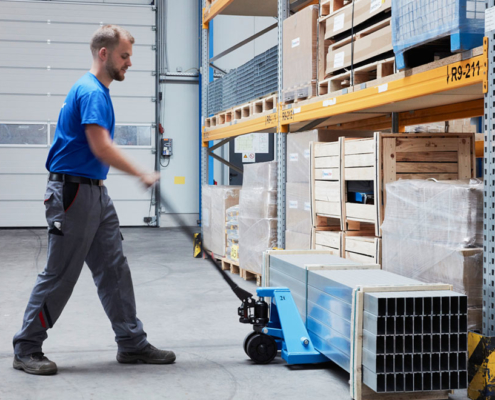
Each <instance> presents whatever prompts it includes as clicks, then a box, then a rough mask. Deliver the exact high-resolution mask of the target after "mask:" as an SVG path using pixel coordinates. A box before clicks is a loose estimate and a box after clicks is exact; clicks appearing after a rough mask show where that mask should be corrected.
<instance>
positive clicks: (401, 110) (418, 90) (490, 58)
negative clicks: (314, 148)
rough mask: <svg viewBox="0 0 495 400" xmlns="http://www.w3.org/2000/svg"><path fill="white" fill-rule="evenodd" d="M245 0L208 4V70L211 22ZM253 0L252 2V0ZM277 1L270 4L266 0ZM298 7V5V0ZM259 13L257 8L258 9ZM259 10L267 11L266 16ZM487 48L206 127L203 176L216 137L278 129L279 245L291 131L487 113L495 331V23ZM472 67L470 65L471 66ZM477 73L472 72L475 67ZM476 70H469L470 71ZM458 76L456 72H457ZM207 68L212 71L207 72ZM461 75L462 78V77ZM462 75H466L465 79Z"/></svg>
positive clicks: (283, 3)
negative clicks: (349, 89) (210, 143)
mask: <svg viewBox="0 0 495 400" xmlns="http://www.w3.org/2000/svg"><path fill="white" fill-rule="evenodd" d="M242 2H243V0H216V1H214V2H213V3H212V4H211V6H210V7H206V4H205V5H204V6H205V8H204V9H203V33H202V46H203V51H202V69H203V71H205V68H208V67H209V60H208V57H207V55H208V43H207V38H208V23H209V21H211V20H212V19H213V18H214V17H215V16H216V15H219V14H220V13H222V12H223V11H224V10H225V9H227V8H228V7H235V6H236V4H237V5H240V3H242ZM250 3H252V2H250ZM264 3H269V1H264ZM298 3H299V2H298ZM292 4H293V3H292ZM292 4H291V5H289V1H288V0H278V1H277V9H278V43H279V67H278V71H279V77H278V80H279V90H278V92H279V99H280V98H281V96H280V95H281V86H282V81H281V77H282V45H281V44H282V25H283V24H282V22H283V20H284V19H285V18H287V17H288V14H289V9H290V7H291V6H292ZM486 7H487V9H489V8H492V7H495V0H487V2H486ZM252 9H253V10H254V9H255V7H254V6H253V7H252ZM258 15H259V14H258ZM492 29H493V30H492ZM486 36H487V37H486V38H485V40H484V45H483V48H482V49H474V50H472V51H469V52H465V53H462V54H458V55H457V56H455V57H454V58H449V59H446V61H445V60H440V62H438V64H437V66H433V68H430V69H427V70H424V71H421V70H418V72H417V73H414V74H411V73H405V74H403V75H400V74H399V75H398V76H399V77H398V78H397V79H394V78H392V79H389V80H388V81H387V83H386V84H381V85H378V86H373V87H369V88H366V89H362V90H359V91H356V92H352V93H347V94H342V95H340V96H338V97H335V98H331V97H329V96H325V97H315V98H313V99H310V100H306V101H302V102H298V103H294V104H290V105H285V106H283V105H279V107H278V109H277V113H276V115H275V114H274V115H273V116H270V118H269V119H267V117H260V118H253V119H250V120H248V121H246V122H240V123H237V124H232V125H230V126H222V127H215V128H209V129H207V130H205V128H204V127H203V129H202V141H203V150H202V178H201V182H202V183H203V184H206V183H207V180H206V176H207V175H206V173H207V171H206V164H207V158H208V141H210V140H221V142H220V143H219V144H217V145H216V146H215V147H218V146H219V145H222V144H224V143H227V142H228V141H229V140H231V139H232V138H234V137H236V136H239V135H243V134H247V133H254V132H260V131H262V132H276V133H277V135H276V160H277V161H278V163H279V164H278V165H279V168H278V238H279V240H278V242H279V243H278V245H279V247H281V248H283V247H284V245H285V181H286V177H285V169H286V168H285V167H286V166H285V162H286V134H287V132H289V131H291V132H297V131H303V130H308V129H313V128H316V127H322V126H325V127H329V128H331V129H346V130H352V129H366V130H382V129H387V128H390V129H392V130H394V131H397V132H400V131H403V127H405V126H408V125H417V124H423V123H432V122H441V121H447V120H455V119H460V118H471V117H480V116H484V118H485V148H484V161H485V165H484V172H485V174H484V175H485V198H484V201H485V214H484V228H485V231H484V235H485V243H484V276H485V278H486V279H485V284H484V308H483V334H485V335H487V336H491V335H495V312H493V313H492V311H493V310H494V309H495V283H494V281H493V276H494V275H495V261H494V260H495V148H494V146H493V144H494V143H495V134H494V132H495V103H494V101H495V70H494V69H493V67H491V66H492V65H495V58H494V57H495V27H489V26H487V32H486ZM468 65H469V67H468ZM473 65H474V66H475V70H476V73H474V74H473V73H472V66H473ZM468 69H469V70H471V73H470V74H467V73H466V72H467V70H468ZM454 72H455V73H456V76H455V77H453V73H454ZM203 73H204V72H203ZM459 73H460V75H459ZM460 76H461V77H460ZM202 93H203V100H202V101H203V118H205V117H206V115H205V112H206V93H207V82H205V81H203V84H202Z"/></svg>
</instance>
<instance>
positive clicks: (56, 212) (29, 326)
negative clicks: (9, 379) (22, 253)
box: [14, 181, 101, 357]
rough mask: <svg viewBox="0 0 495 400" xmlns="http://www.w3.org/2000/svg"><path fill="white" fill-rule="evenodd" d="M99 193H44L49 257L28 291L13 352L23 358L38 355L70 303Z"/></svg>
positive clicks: (53, 185)
mask: <svg viewBox="0 0 495 400" xmlns="http://www.w3.org/2000/svg"><path fill="white" fill-rule="evenodd" d="M98 196H99V193H98V192H97V191H95V190H93V188H91V186H90V185H84V184H73V183H70V184H65V186H64V183H63V182H51V181H50V182H48V185H47V192H46V195H45V207H46V219H47V223H48V259H47V263H46V266H45V269H44V271H43V272H42V273H40V274H39V275H38V279H37V281H36V284H35V286H34V288H33V291H32V293H31V297H30V299H29V303H28V305H27V308H26V311H25V314H24V320H23V325H22V329H21V330H20V331H19V332H17V333H16V335H15V336H14V352H15V354H16V356H19V357H22V356H27V355H30V354H33V353H39V352H41V347H42V344H43V341H44V340H45V339H46V338H47V330H48V328H51V327H53V325H54V324H55V322H56V321H57V319H58V318H59V316H60V314H61V313H62V310H63V309H64V307H65V305H66V304H67V301H68V300H69V298H70V296H71V294H72V290H73V289H74V285H75V284H76V282H77V279H78V278H79V275H80V273H81V269H82V266H83V264H84V259H85V257H86V254H87V252H88V250H89V246H90V244H91V242H92V239H93V236H94V234H95V232H96V229H97V227H98V220H99V214H100V213H99V210H101V207H100V202H99V201H98Z"/></svg>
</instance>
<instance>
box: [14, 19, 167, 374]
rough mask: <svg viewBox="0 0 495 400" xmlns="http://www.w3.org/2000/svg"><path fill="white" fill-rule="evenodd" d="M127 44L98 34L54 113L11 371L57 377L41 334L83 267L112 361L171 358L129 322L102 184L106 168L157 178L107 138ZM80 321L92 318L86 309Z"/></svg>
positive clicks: (132, 313) (122, 268)
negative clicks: (38, 254)
mask: <svg viewBox="0 0 495 400" xmlns="http://www.w3.org/2000/svg"><path fill="white" fill-rule="evenodd" d="M133 43H134V38H133V37H132V36H131V34H130V33H129V32H127V31H126V30H125V29H123V28H121V27H119V26H116V25H107V26H103V27H102V28H100V29H98V30H97V31H96V32H95V34H94V35H93V37H92V39H91V46H90V47H91V52H92V54H93V65H92V67H91V70H90V71H89V72H88V73H86V75H84V76H83V77H82V78H81V79H79V81H77V82H76V84H75V85H74V86H73V87H72V89H71V90H70V92H69V94H68V95H67V98H66V100H65V102H64V104H63V106H62V110H61V111H60V116H59V119H58V123H57V130H56V133H55V138H54V141H53V145H52V147H51V149H50V152H49V154H48V159H47V162H46V168H47V169H48V171H49V172H50V174H49V180H48V184H47V191H46V194H45V208H46V219H47V222H48V260H47V264H46V266H45V269H44V271H43V272H42V273H41V274H39V276H38V279H37V281H36V285H35V287H34V289H33V292H32V294H31V298H30V299H29V303H28V306H27V308H26V312H25V315H24V321H23V325H22V329H21V330H20V331H19V332H18V333H17V334H16V335H15V336H14V353H15V355H14V363H13V366H14V368H15V369H19V370H24V371H25V372H27V373H30V374H37V375H52V374H55V373H56V372H57V366H56V364H55V363H54V362H52V361H50V360H49V359H48V358H46V357H45V356H44V355H43V353H42V352H41V348H42V344H43V341H44V340H45V339H46V338H47V333H46V331H47V330H48V329H49V328H52V327H53V325H54V324H55V322H56V321H57V319H58V318H59V316H60V314H61V313H62V310H63V309H64V307H65V305H66V303H67V301H68V300H69V297H70V295H71V293H72V290H73V288H74V285H75V284H76V282H77V279H78V278H79V274H80V273H81V270H82V266H83V263H84V262H86V263H87V264H88V266H89V268H90V270H91V272H92V274H93V279H94V281H95V284H96V286H97V288H98V295H99V297H100V300H101V302H102V304H103V307H104V309H105V312H106V314H107V316H108V318H109V319H110V321H111V323H112V328H113V330H114V332H115V340H116V342H117V344H118V352H117V361H118V362H120V363H136V362H138V361H141V362H144V363H153V364H169V363H172V362H174V361H175V354H174V353H173V352H171V351H165V350H158V349H156V348H155V347H153V346H151V345H150V344H149V343H148V341H147V340H146V333H145V332H144V330H143V324H142V323H141V321H140V320H139V319H138V318H137V317H136V305H135V300H134V291H133V286H132V279H131V274H130V271H129V266H128V264H127V260H126V258H125V257H124V255H123V251H122V239H123V238H122V236H121V233H120V230H119V220H118V217H117V214H116V212H115V208H114V206H113V203H112V200H111V199H110V197H109V196H108V193H107V189H106V187H105V186H103V180H104V179H106V177H107V173H108V169H109V166H112V167H114V168H117V169H119V170H121V171H124V172H126V173H128V174H130V175H133V176H136V177H138V178H139V179H140V180H141V182H142V183H143V184H144V185H145V186H146V187H150V186H152V185H153V184H154V183H155V182H156V181H157V180H158V178H159V175H158V174H157V173H155V172H145V171H143V170H141V169H140V168H138V167H137V166H135V165H134V164H132V163H131V162H130V161H129V160H128V159H127V158H126V157H125V156H124V154H123V153H122V152H121V151H120V149H119V148H118V147H117V146H116V145H115V144H114V143H113V141H112V140H113V134H114V128H115V116H114V112H113V106H112V100H111V99H110V92H109V89H108V87H109V86H110V83H111V82H112V81H113V80H117V81H123V80H124V79H125V74H126V71H127V69H128V68H129V67H130V66H131V65H132V64H131V56H132V45H133ZM84 318H91V315H90V312H89V311H88V315H87V316H85V317H84ZM84 318H82V319H83V320H84ZM82 323H83V322H82Z"/></svg>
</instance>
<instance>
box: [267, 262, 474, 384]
mask: <svg viewBox="0 0 495 400" xmlns="http://www.w3.org/2000/svg"><path fill="white" fill-rule="evenodd" d="M308 265H325V266H330V267H332V266H336V265H338V266H344V268H345V267H347V266H352V265H361V264H359V263H356V262H352V261H350V260H346V259H341V258H339V257H336V256H330V255H322V254H291V255H271V256H270V263H269V266H270V267H269V271H268V272H267V273H268V274H269V286H271V287H279V286H283V287H288V288H289V289H290V290H291V293H292V296H293V297H294V300H295V303H296V305H297V307H298V309H299V312H300V314H301V317H302V319H303V321H304V322H305V324H306V327H307V329H308V333H309V335H310V338H311V340H312V342H313V345H314V346H315V348H316V349H317V350H318V351H320V352H321V353H322V354H324V355H325V356H326V357H328V358H329V359H330V360H332V361H333V362H335V363H336V364H338V365H339V366H341V367H342V368H344V369H345V370H346V371H348V372H350V365H351V326H352V324H351V314H352V305H353V302H352V296H353V291H354V290H355V289H356V288H357V287H358V286H362V287H367V286H390V287H394V286H404V285H421V282H419V281H416V280H414V279H409V278H405V277H402V276H400V275H396V274H393V273H390V272H386V271H382V270H378V269H369V270H366V269H365V270H363V269H361V270H349V269H347V270H311V269H309V270H308V268H306V266H308ZM363 382H364V383H365V384H366V385H367V386H369V387H370V388H371V389H373V390H374V391H375V392H378V393H384V392H420V391H432V390H451V389H452V390H453V389H463V388H466V387H467V297H466V296H464V295H462V294H459V293H455V292H452V291H428V290H425V291H417V292H400V291H398V292H372V293H365V296H364V315H363Z"/></svg>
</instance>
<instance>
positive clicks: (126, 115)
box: [0, 95, 155, 124]
mask: <svg viewBox="0 0 495 400" xmlns="http://www.w3.org/2000/svg"><path fill="white" fill-rule="evenodd" d="M65 97H66V96H65V95H64V96H31V95H8V96H7V95H0V110H1V111H0V115H1V119H0V120H1V121H48V120H50V121H52V122H56V121H57V120H58V115H59V112H60V108H61V107H62V105H63V103H64V99H65ZM112 102H113V107H114V110H115V118H116V120H117V123H134V124H139V123H152V122H153V121H154V120H155V111H154V109H153V108H152V107H153V104H154V103H153V102H152V101H151V99H150V98H119V97H115V96H114V97H113V98H112Z"/></svg>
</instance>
